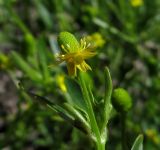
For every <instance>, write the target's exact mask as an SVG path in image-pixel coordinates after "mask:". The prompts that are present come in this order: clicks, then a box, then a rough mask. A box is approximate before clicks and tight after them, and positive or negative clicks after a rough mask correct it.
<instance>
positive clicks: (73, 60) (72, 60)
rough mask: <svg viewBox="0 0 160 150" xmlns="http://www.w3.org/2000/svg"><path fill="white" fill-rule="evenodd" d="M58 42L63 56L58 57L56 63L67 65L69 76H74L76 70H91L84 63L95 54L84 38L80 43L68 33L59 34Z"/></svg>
mask: <svg viewBox="0 0 160 150" xmlns="http://www.w3.org/2000/svg"><path fill="white" fill-rule="evenodd" d="M58 42H59V45H60V47H61V49H62V50H63V51H64V52H65V54H60V55H58V57H57V58H58V61H59V62H60V63H61V62H63V61H65V62H66V63H67V69H68V73H69V75H70V76H76V74H77V69H79V70H80V71H82V72H86V71H87V70H91V67H90V66H89V65H88V64H87V63H86V62H85V60H86V59H88V58H90V57H93V56H94V55H95V54H96V53H95V52H94V51H93V50H92V49H90V44H87V42H86V40H85V38H82V39H81V40H80V42H78V41H77V39H76V38H75V36H74V35H73V34H71V33H69V32H61V33H60V35H59V36H58Z"/></svg>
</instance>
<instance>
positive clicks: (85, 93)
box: [79, 75, 105, 150]
mask: <svg viewBox="0 0 160 150" xmlns="http://www.w3.org/2000/svg"><path fill="white" fill-rule="evenodd" d="M79 79H80V83H81V89H82V93H83V96H84V99H85V102H86V105H87V113H88V116H89V120H90V125H91V128H92V131H93V133H94V135H95V137H96V140H95V142H96V146H97V150H105V143H102V140H101V135H100V131H99V128H98V125H97V121H96V118H95V114H94V110H93V107H92V103H91V101H92V100H91V98H90V96H89V92H88V89H87V87H86V83H85V81H84V79H83V76H82V75H80V78H79Z"/></svg>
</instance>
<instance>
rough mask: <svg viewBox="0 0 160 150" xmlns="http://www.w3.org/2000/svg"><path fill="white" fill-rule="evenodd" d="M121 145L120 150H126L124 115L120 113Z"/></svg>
mask: <svg viewBox="0 0 160 150" xmlns="http://www.w3.org/2000/svg"><path fill="white" fill-rule="evenodd" d="M121 144H122V150H127V149H128V148H127V144H126V114H125V113H121Z"/></svg>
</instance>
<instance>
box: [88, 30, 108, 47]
mask: <svg viewBox="0 0 160 150" xmlns="http://www.w3.org/2000/svg"><path fill="white" fill-rule="evenodd" d="M86 40H87V41H88V42H90V43H91V46H92V47H93V48H97V47H102V46H103V45H104V44H105V40H104V39H103V37H102V35H101V34H100V33H98V32H96V33H93V34H92V35H88V36H87V37H86Z"/></svg>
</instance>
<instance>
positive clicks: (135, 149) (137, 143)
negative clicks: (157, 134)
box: [131, 134, 143, 150]
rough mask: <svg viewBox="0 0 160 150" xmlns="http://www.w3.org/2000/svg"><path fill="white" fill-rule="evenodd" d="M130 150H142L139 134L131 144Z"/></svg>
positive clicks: (141, 138) (141, 140)
mask: <svg viewBox="0 0 160 150" xmlns="http://www.w3.org/2000/svg"><path fill="white" fill-rule="evenodd" d="M131 150H143V135H142V134H140V135H139V136H138V137H137V138H136V140H135V141H134V143H133V146H132V148H131Z"/></svg>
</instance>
